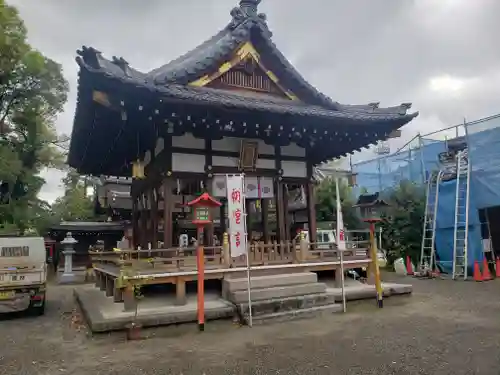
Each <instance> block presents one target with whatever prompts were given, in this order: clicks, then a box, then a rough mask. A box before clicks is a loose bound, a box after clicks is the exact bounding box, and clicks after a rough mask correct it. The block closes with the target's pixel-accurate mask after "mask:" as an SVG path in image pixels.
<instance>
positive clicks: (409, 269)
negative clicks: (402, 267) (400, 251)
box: [406, 255, 414, 275]
mask: <svg viewBox="0 0 500 375" xmlns="http://www.w3.org/2000/svg"><path fill="white" fill-rule="evenodd" d="M406 274H407V275H413V274H414V272H413V264H411V259H410V256H409V255H407V256H406Z"/></svg>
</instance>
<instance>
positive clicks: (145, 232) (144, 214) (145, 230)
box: [141, 195, 148, 249]
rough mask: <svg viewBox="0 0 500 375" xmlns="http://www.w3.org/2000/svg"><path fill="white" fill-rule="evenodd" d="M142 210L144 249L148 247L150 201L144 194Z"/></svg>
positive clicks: (142, 245) (142, 242)
mask: <svg viewBox="0 0 500 375" xmlns="http://www.w3.org/2000/svg"><path fill="white" fill-rule="evenodd" d="M141 198H142V202H143V203H142V211H141V247H142V249H147V248H148V201H147V198H146V197H145V196H144V195H142V196H141Z"/></svg>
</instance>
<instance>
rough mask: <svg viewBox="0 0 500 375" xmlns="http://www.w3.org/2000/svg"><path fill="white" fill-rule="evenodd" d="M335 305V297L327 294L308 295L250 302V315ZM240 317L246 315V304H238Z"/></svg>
mask: <svg viewBox="0 0 500 375" xmlns="http://www.w3.org/2000/svg"><path fill="white" fill-rule="evenodd" d="M332 303H335V296H334V295H331V294H328V293H318V294H308V295H305V296H295V297H286V298H279V299H269V300H263V301H252V314H253V315H255V316H258V315H263V314H272V313H276V312H282V311H290V310H298V309H308V308H311V307H317V306H324V305H329V304H332ZM238 312H239V314H240V316H244V315H245V314H248V303H247V301H245V302H244V303H240V304H238Z"/></svg>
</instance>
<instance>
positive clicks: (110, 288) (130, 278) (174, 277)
mask: <svg viewBox="0 0 500 375" xmlns="http://www.w3.org/2000/svg"><path fill="white" fill-rule="evenodd" d="M203 253H204V268H205V279H206V280H213V279H217V280H222V279H224V278H226V277H232V276H233V275H234V276H237V275H238V274H242V273H245V272H246V259H245V257H244V256H243V257H240V258H231V256H230V254H229V246H228V245H227V244H226V245H225V246H219V247H207V248H204V251H203ZM90 255H91V257H92V262H93V268H94V272H95V275H96V286H98V287H99V288H100V289H101V290H103V291H105V292H106V295H107V296H113V297H114V300H115V302H122V301H123V302H124V303H125V309H126V310H128V309H131V308H133V305H134V302H133V290H134V286H135V285H155V284H174V285H176V291H177V292H176V301H177V304H179V305H184V304H185V303H186V282H190V281H194V280H197V266H196V249H195V248H173V249H153V250H120V251H99V252H90ZM249 257H250V259H249V260H250V265H251V270H252V274H254V275H255V274H259V273H266V272H267V273H282V272H303V271H312V272H318V271H335V270H338V269H339V268H340V264H341V260H340V252H339V251H338V250H336V249H335V248H334V244H330V243H315V244H309V243H305V241H301V242H300V243H296V242H295V241H291V242H289V243H286V244H285V243H280V244H278V243H272V244H262V243H256V244H252V245H251V246H250V252H249ZM342 263H343V267H344V269H346V270H347V269H354V268H363V267H367V266H368V265H369V264H370V263H371V259H370V257H369V256H368V250H367V249H361V248H356V249H349V250H347V251H344V252H343V260H342ZM332 274H333V272H332Z"/></svg>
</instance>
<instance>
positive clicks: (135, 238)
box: [132, 196, 140, 249]
mask: <svg viewBox="0 0 500 375" xmlns="http://www.w3.org/2000/svg"><path fill="white" fill-rule="evenodd" d="M138 203H139V202H138V201H137V197H136V196H133V197H132V246H133V247H134V249H135V248H137V246H139V244H140V238H139V204H138Z"/></svg>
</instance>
